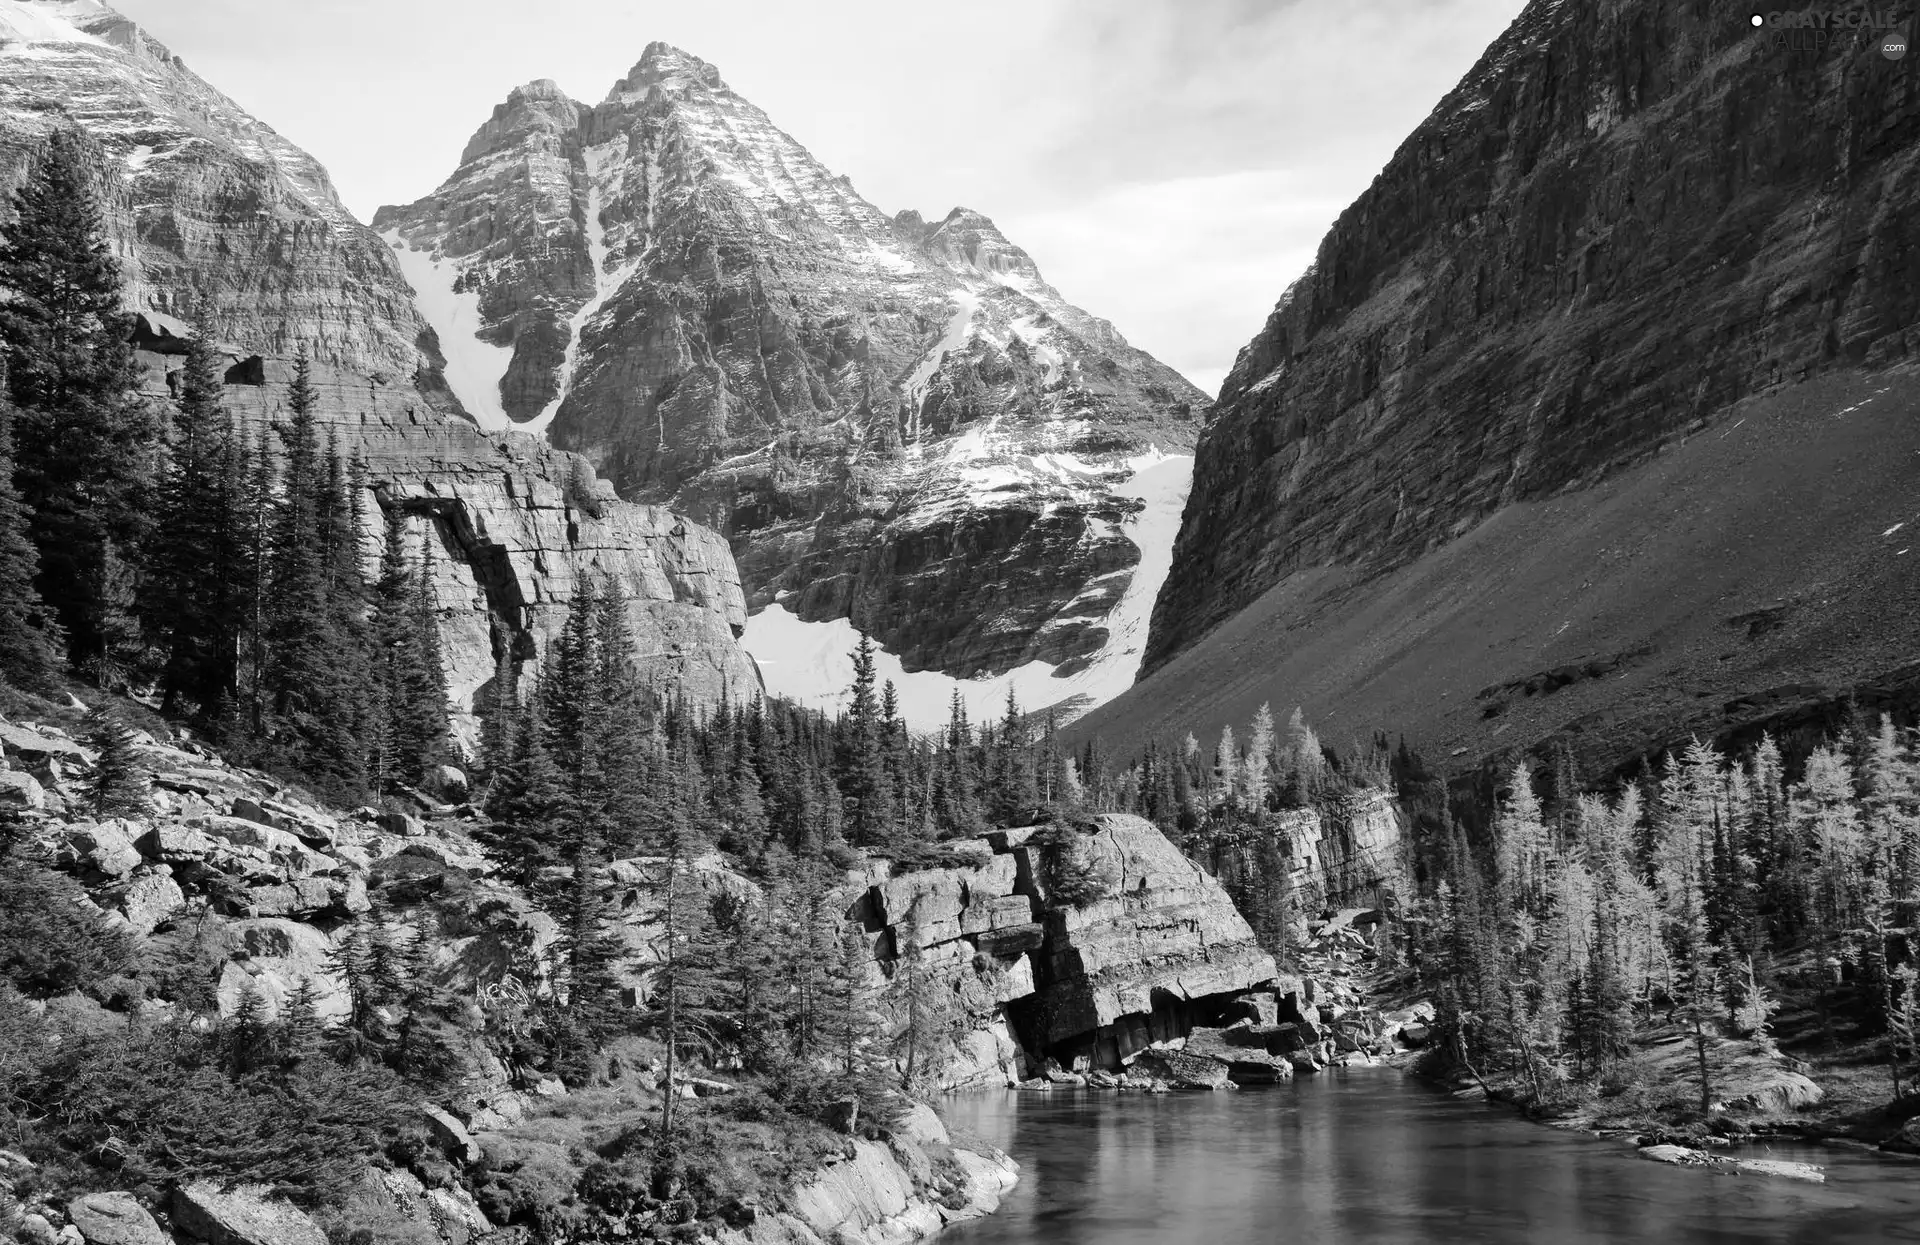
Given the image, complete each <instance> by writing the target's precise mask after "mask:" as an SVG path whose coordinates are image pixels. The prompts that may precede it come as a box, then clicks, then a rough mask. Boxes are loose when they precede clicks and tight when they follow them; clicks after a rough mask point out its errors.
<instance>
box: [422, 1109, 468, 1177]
mask: <svg viewBox="0 0 1920 1245" xmlns="http://www.w3.org/2000/svg"><path fill="white" fill-rule="evenodd" d="M420 1114H421V1116H422V1117H424V1118H425V1120H426V1122H427V1128H428V1130H429V1131H430V1132H432V1133H433V1139H434V1140H435V1141H437V1142H439V1143H440V1148H441V1149H443V1150H445V1151H446V1152H447V1153H448V1154H450V1155H452V1156H453V1157H454V1158H456V1159H458V1160H459V1161H460V1162H462V1163H465V1164H467V1165H468V1166H472V1165H473V1164H475V1163H478V1162H479V1161H480V1159H481V1157H482V1155H481V1152H480V1143H479V1142H477V1141H475V1140H474V1139H473V1134H472V1133H469V1132H468V1131H467V1126H466V1125H465V1124H462V1123H461V1122H460V1121H459V1120H457V1119H455V1118H454V1117H453V1116H452V1115H451V1114H449V1113H448V1112H446V1111H443V1110H441V1109H440V1108H439V1107H436V1106H432V1105H428V1106H424V1107H422V1108H420Z"/></svg>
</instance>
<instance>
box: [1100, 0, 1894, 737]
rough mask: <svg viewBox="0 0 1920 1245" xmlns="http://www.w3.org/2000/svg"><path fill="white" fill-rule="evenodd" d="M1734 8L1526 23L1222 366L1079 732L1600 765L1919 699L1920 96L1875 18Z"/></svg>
mask: <svg viewBox="0 0 1920 1245" xmlns="http://www.w3.org/2000/svg"><path fill="white" fill-rule="evenodd" d="M1862 12H1863V13H1864V12H1865V11H1864V10H1862ZM1876 12H1879V11H1878V10H1876ZM1762 16H1763V17H1765V16H1768V15H1766V14H1763V15H1762ZM1772 16H1773V17H1774V18H1780V17H1781V15H1780V14H1773V15H1772ZM1785 16H1786V17H1788V18H1791V17H1792V16H1793V14H1786V15H1785ZM1750 18H1751V14H1750V12H1749V11H1748V10H1747V9H1744V8H1735V7H1733V6H1731V5H1728V4H1719V3H1713V4H1694V5H1672V4H1661V3H1655V2H1654V0H1605V2H1602V3H1585V4H1582V3H1562V2H1559V0H1534V2H1533V3H1530V4H1528V5H1527V6H1526V8H1525V9H1524V11H1523V12H1522V13H1521V15H1520V16H1519V17H1518V19H1516V21H1515V22H1514V23H1513V25H1512V26H1511V27H1510V28H1509V29H1508V30H1507V31H1506V32H1505V33H1504V34H1503V35H1501V36H1500V37H1499V38H1498V39H1497V40H1495V41H1494V43H1493V44H1492V45H1491V46H1490V47H1489V48H1488V50H1487V52H1486V54H1485V55H1484V56H1483V57H1482V59H1481V60H1480V62H1479V63H1478V64H1477V65H1476V66H1475V67H1474V69H1473V70H1472V71H1471V72H1470V73H1469V74H1468V75H1467V76H1466V77H1465V78H1464V79H1463V80H1462V81H1461V82H1460V84H1459V85H1458V86H1457V87H1456V88H1455V89H1454V90H1453V91H1452V92H1451V93H1449V94H1448V95H1447V96H1446V98H1444V99H1443V100H1442V101H1441V102H1440V103H1439V105H1438V106H1437V107H1436V108H1435V109H1434V111H1433V113H1432V114H1431V115H1430V116H1429V117H1428V118H1427V119H1426V121H1425V122H1423V123H1422V124H1421V125H1420V126H1419V127H1418V128H1417V129H1416V130H1415V131H1414V132H1413V133H1412V134H1411V135H1410V136H1409V137H1408V138H1407V140H1406V141H1405V142H1404V143H1403V144H1402V145H1401V146H1400V148H1399V150H1398V151H1397V152H1395V154H1394V156H1393V158H1392V159H1391V160H1390V161H1389V162H1388V163H1387V165H1386V167H1385V168H1384V169H1383V170H1382V172H1381V173H1380V175H1379V176H1378V177H1377V178H1376V179H1375V180H1374V182H1373V184H1372V185H1371V187H1370V188H1369V189H1368V190H1367V191H1366V192H1365V193H1364V194H1362V195H1361V196H1360V197H1359V198H1358V199H1357V200H1356V201H1355V202H1354V203H1353V204H1352V205H1351V206H1350V207H1349V208H1348V209H1347V210H1346V211H1345V212H1343V213H1342V214H1341V216H1340V218H1339V220H1338V221H1337V222H1336V223H1335V224H1334V226H1333V228H1332V229H1331V231H1330V232H1329V233H1328V234H1327V235H1326V237H1325V239H1324V240H1323V242H1322V243H1321V246H1320V249H1319V252H1318V255H1317V258H1316V259H1315V261H1314V263H1313V265H1312V266H1311V267H1310V268H1309V270H1308V271H1307V272H1306V273H1305V275H1303V276H1302V277H1301V278H1300V279H1299V280H1298V281H1297V282H1295V283H1294V285H1293V286H1292V287H1291V288H1290V289H1289V290H1287V291H1286V293H1285V294H1284V295H1283V296H1282V298H1281V299H1280V302H1279V304H1278V306H1277V307H1276V308H1275V309H1274V311H1273V313H1272V315H1271V316H1270V317H1269V319H1268V321H1267V324H1266V325H1265V327H1264V328H1263V329H1262V330H1261V332H1260V333H1259V335H1258V336H1256V337H1255V338H1254V339H1253V341H1252V342H1250V343H1249V344H1248V345H1247V346H1246V348H1245V349H1244V350H1243V351H1242V352H1241V354H1240V356H1239V359H1238V361H1237V362H1236V364H1235V367H1234V369H1233V371H1232V373H1231V374H1230V375H1229V377H1228V379H1227V381H1226V383H1225V385H1224V387H1223V389H1222V391H1221V396H1220V400H1219V402H1218V404H1217V406H1216V407H1215V413H1214V416H1213V418H1212V420H1211V422H1210V423H1209V425H1208V428H1207V430H1206V432H1205V434H1204V435H1203V437H1202V439H1201V443H1200V445H1199V448H1198V450H1197V453H1196V461H1195V475H1194V484H1193V490H1192V493H1191V495H1190V498H1189V501H1188V505H1187V509H1186V513H1185V516H1184V519H1183V522H1182V527H1181V532H1180V535H1179V537H1178V540H1177V542H1176V546H1175V554H1174V568H1173V571H1172V573H1171V574H1170V576H1169V578H1168V580H1167V582H1166V584H1165V586H1164V588H1163V590H1162V592H1161V594H1160V596H1159V599H1158V601H1157V603H1156V606H1155V609H1154V616H1153V623H1152V634H1151V638H1150V640H1149V643H1148V646H1147V652H1146V659H1145V665H1144V670H1145V672H1146V674H1145V676H1144V677H1143V682H1142V684H1141V686H1140V687H1139V689H1138V692H1137V694H1136V695H1135V696H1133V697H1131V698H1130V703H1128V704H1126V705H1119V706H1115V707H1114V709H1113V711H1112V712H1110V713H1108V714H1106V715H1104V716H1096V718H1095V719H1094V720H1092V721H1090V722H1089V723H1088V729H1089V730H1090V731H1100V732H1103V733H1106V734H1107V735H1108V736H1109V743H1110V744H1115V745H1121V746H1124V747H1127V748H1129V749H1131V748H1137V747H1138V746H1139V745H1140V744H1141V743H1142V742H1144V740H1145V739H1146V738H1151V737H1152V736H1154V735H1160V736H1162V737H1163V738H1164V737H1169V736H1170V737H1173V738H1178V737H1179V735H1180V734H1181V733H1184V732H1185V731H1187V730H1204V729H1207V728H1211V729H1214V730H1217V729H1218V727H1219V725H1220V724H1221V723H1222V722H1225V721H1233V722H1242V721H1245V720H1246V715H1247V714H1249V713H1250V712H1251V711H1252V710H1253V709H1254V708H1255V707H1257V706H1258V705H1259V704H1260V703H1261V702H1262V701H1263V700H1268V699H1272V700H1274V701H1275V702H1276V703H1279V702H1284V703H1289V704H1302V705H1304V706H1305V707H1306V708H1307V710H1308V712H1309V714H1310V716H1312V717H1313V719H1314V720H1315V721H1316V722H1317V723H1327V724H1330V725H1334V726H1336V727H1337V728H1338V729H1339V730H1340V731H1341V734H1343V735H1344V734H1345V733H1346V732H1347V731H1349V730H1350V731H1351V732H1352V734H1354V735H1356V736H1358V737H1360V738H1366V737H1367V735H1368V733H1369V732H1370V731H1372V730H1374V729H1387V730H1390V731H1394V732H1400V733H1404V734H1405V735H1406V736H1407V738H1408V740H1409V742H1410V744H1412V746H1414V747H1415V748H1417V749H1419V750H1420V751H1421V752H1422V754H1423V755H1425V756H1427V757H1428V758H1429V759H1430V760H1432V761H1433V762H1434V763H1435V764H1436V765H1445V766H1447V767H1449V768H1462V767H1474V766H1477V765H1478V764H1479V762H1480V761H1481V759H1482V758H1483V757H1486V756H1488V755H1489V754H1490V753H1492V752H1494V751H1496V750H1509V749H1524V748H1530V747H1533V746H1535V745H1539V744H1543V743H1545V742H1546V741H1549V740H1551V741H1552V742H1553V744H1554V745H1555V746H1557V745H1558V744H1559V743H1562V742H1564V743H1566V744H1568V745H1569V746H1570V747H1572V748H1573V749H1574V750H1575V751H1576V753H1577V754H1578V755H1579V759H1580V761H1581V764H1582V766H1583V769H1584V772H1586V773H1587V774H1589V775H1595V774H1601V773H1606V772H1608V771H1610V770H1611V769H1612V768H1613V767H1614V766H1616V765H1619V764H1621V763H1624V762H1626V761H1629V760H1631V759H1632V758H1634V757H1636V756H1638V755H1641V754H1643V753H1645V752H1647V751H1649V750H1657V748H1658V747H1659V746H1661V745H1663V744H1665V743H1667V742H1669V741H1671V740H1675V739H1677V740H1679V741H1682V742H1684V740H1685V739H1686V737H1687V736H1688V735H1689V734H1691V733H1698V734H1701V735H1702V736H1708V735H1715V734H1722V733H1724V732H1727V731H1729V730H1741V731H1749V730H1752V731H1756V732H1757V729H1758V728H1759V727H1760V726H1762V725H1765V724H1766V721H1765V720H1766V719H1767V718H1768V716H1769V715H1770V713H1771V710H1769V709H1768V708H1766V707H1765V703H1766V702H1772V703H1774V704H1775V705H1777V706H1779V707H1781V708H1786V707H1795V708H1799V707H1805V706H1807V705H1809V704H1810V703H1811V702H1816V701H1819V700H1821V699H1825V700H1828V701H1833V702H1837V701H1839V700H1841V699H1843V698H1846V697H1849V696H1851V697H1853V698H1855V699H1856V700H1857V701H1859V702H1861V703H1869V702H1877V703H1881V704H1888V705H1889V707H1895V708H1898V709H1900V710H1901V711H1903V712H1906V711H1910V707H1911V705H1912V704H1914V703H1916V695H1917V694H1916V692H1915V690H1914V680H1913V677H1912V672H1911V670H1906V671H1902V670H1901V668H1902V667H1907V666H1910V663H1911V661H1912V651H1911V650H1912V643H1911V628H1910V626H1908V625H1907V624H1906V623H1905V622H1904V621H1903V620H1904V619H1905V618H1907V617H1908V616H1910V614H1911V611H1912V609H1913V607H1914V602H1915V588H1914V579H1913V576H1912V575H1911V574H1910V573H1909V570H1908V568H1907V564H1906V561H1905V559H1904V557H1903V555H1904V554H1905V551H1906V549H1907V542H1906V541H1904V540H1902V539H1900V538H1899V536H1900V530H1901V525H1906V524H1909V523H1910V522H1911V520H1912V518H1913V514H1912V508H1911V505H1910V500H1911V477H1912V473H1911V470H1910V469H1909V465H1910V464H1911V463H1912V462H1913V461H1914V458H1913V454H1912V452H1911V451H1912V450H1913V449H1914V448H1915V447H1916V446H1917V445H1920V441H1916V440H1915V437H1914V432H1913V428H1914V423H1913V418H1912V411H1913V409H1914V406H1915V402H1916V397H1917V396H1920V390H1917V388H1916V385H1915V382H1914V374H1913V371H1912V369H1911V366H1910V364H1911V360H1912V358H1913V355H1914V351H1915V347H1916V345H1920V327H1917V326H1920V302H1917V301H1916V299H1915V296H1914V289H1915V285H1914V282H1913V280H1912V274H1913V271H1914V249H1913V248H1914V232H1913V231H1914V226H1913V221H1914V219H1915V210H1914V209H1915V197H1916V193H1917V192H1920V181H1916V177H1917V176H1920V91H1916V89H1915V85H1914V81H1915V80H1914V77H1913V74H1912V71H1911V70H1912V61H1911V60H1910V59H1909V60H1906V61H1896V60H1891V59H1889V58H1887V57H1885V56H1883V55H1882V54H1881V52H1880V48H1879V41H1880V39H1881V37H1882V35H1883V34H1884V30H1883V29H1882V28H1874V27H1864V28H1863V27H1856V26H1852V25H1850V26H1849V27H1848V28H1847V30H1846V31H1845V32H1844V33H1842V34H1840V35H1839V36H1837V37H1834V38H1821V39H1818V40H1814V39H1810V38H1800V37H1789V34H1790V33H1791V32H1785V31H1783V30H1781V29H1780V28H1779V26H1778V25H1777V24H1775V25H1766V24H1763V25H1762V26H1761V27H1760V28H1757V29H1756V28H1755V27H1754V26H1753V25H1752V23H1751V21H1750ZM1774 610H1778V611H1779V613H1778V614H1772V615H1770V614H1769V612H1770V611H1774ZM1756 621H1757V622H1759V623H1760V625H1759V626H1752V625H1750V624H1752V623H1754V622H1756ZM1775 623H1777V625H1775ZM1589 671H1591V672H1592V673H1591V674H1588V673H1587V672H1589ZM1162 675H1164V677H1160V676H1162ZM1537 676H1545V677H1539V678H1538V681H1536V678H1537ZM1529 685H1531V687H1529ZM1520 689H1527V690H1520ZM1535 689H1537V690H1535ZM1561 689H1564V690H1561ZM1783 702H1784V703H1783ZM1775 725H1776V726H1778V725H1779V724H1777V723H1776V724H1775ZM1116 736H1118V737H1122V738H1115V737H1116Z"/></svg>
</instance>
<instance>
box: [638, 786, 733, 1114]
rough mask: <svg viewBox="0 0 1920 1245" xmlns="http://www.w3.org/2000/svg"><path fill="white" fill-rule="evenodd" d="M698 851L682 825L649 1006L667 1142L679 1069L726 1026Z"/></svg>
mask: <svg viewBox="0 0 1920 1245" xmlns="http://www.w3.org/2000/svg"><path fill="white" fill-rule="evenodd" d="M694 846H695V845H694V841H693V836H692V828H691V827H690V826H687V825H686V824H685V823H684V821H682V822H680V823H679V824H677V825H676V826H675V828H674V830H673V832H672V833H671V834H670V835H669V836H668V839H667V844H666V847H667V852H666V867H667V877H666V887H665V905H664V908H663V910H662V913H661V917H662V925H663V929H662V946H661V951H660V963H659V966H658V968H657V969H656V972H655V976H654V984H653V992H652V998H651V999H650V1006H649V1019H650V1021H651V1023H652V1024H653V1026H654V1029H655V1031H656V1032H657V1033H658V1034H659V1035H660V1040H661V1042H662V1043H663V1044H664V1045H665V1046H666V1048H667V1058H666V1072H665V1081H664V1088H665V1093H664V1094H663V1095H662V1098H661V1107H660V1131H661V1133H662V1135H663V1136H664V1137H665V1138H667V1139H668V1140H669V1142H670V1141H671V1139H672V1138H673V1136H674V1132H673V1127H674V1104H675V1101H676V1099H677V1097H678V1095H677V1094H676V1093H675V1081H674V1077H675V1075H676V1072H677V1067H678V1065H679V1064H680V1063H681V1062H682V1060H683V1059H684V1058H685V1057H686V1056H687V1055H689V1054H691V1053H692V1052H694V1051H698V1050H705V1049H710V1048H711V1047H712V1045H713V1041H714V1038H715V1036H716V1035H717V1033H718V1032H719V1031H720V1029H721V1027H722V1026H723V1024H724V1015H723V1012H722V1008H723V1007H724V1005H725V1000H726V997H727V990H726V982H725V980H724V978H723V977H722V976H721V974H720V969H719V961H720V958H721V948H720V943H719V940H718V939H717V937H716V936H715V934H714V929H713V906H712V902H711V901H710V900H709V899H708V898H707V894H706V891H705V890H704V889H703V888H702V887H701V885H700V882H699V878H698V877H697V875H696V874H695V872H694V868H693V858H694V855H695V851H694Z"/></svg>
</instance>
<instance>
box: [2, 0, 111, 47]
mask: <svg viewBox="0 0 1920 1245" xmlns="http://www.w3.org/2000/svg"><path fill="white" fill-rule="evenodd" d="M111 12H112V11H111V10H110V9H108V8H107V7H106V6H105V5H103V4H95V3H94V2H93V0H64V2H56V3H51V4H49V3H45V2H44V0H43V2H42V3H37V4H33V3H27V2H26V0H0V39H3V40H6V41H7V42H9V43H13V42H19V43H91V44H94V45H96V46H98V47H108V46H110V45H109V44H108V43H107V41H106V40H105V39H101V38H98V37H96V36H94V35H90V34H88V33H87V32H86V31H84V30H82V29H80V27H79V26H78V25H77V23H78V22H82V21H87V20H89V19H92V18H97V17H104V16H109V15H111Z"/></svg>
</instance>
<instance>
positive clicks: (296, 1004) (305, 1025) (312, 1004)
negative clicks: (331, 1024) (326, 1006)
mask: <svg viewBox="0 0 1920 1245" xmlns="http://www.w3.org/2000/svg"><path fill="white" fill-rule="evenodd" d="M324 1036H325V1034H324V1030H323V1028H322V1026H321V1023H320V992H319V990H317V989H316V988H315V987H314V984H313V978H311V977H304V976H303V977H301V978H300V984H299V985H297V986H295V987H294V991H293V997H292V998H290V999H288V1000H287V1015H286V1019H285V1020H284V1021H283V1022H282V1024H281V1029H280V1058H281V1060H282V1061H283V1062H284V1063H287V1064H289V1065H296V1066H297V1065H298V1064H301V1063H303V1062H305V1061H306V1060H308V1059H311V1058H313V1057H314V1055H316V1054H318V1053H319V1050H320V1045H321V1039H322V1038H323V1037H324Z"/></svg>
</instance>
